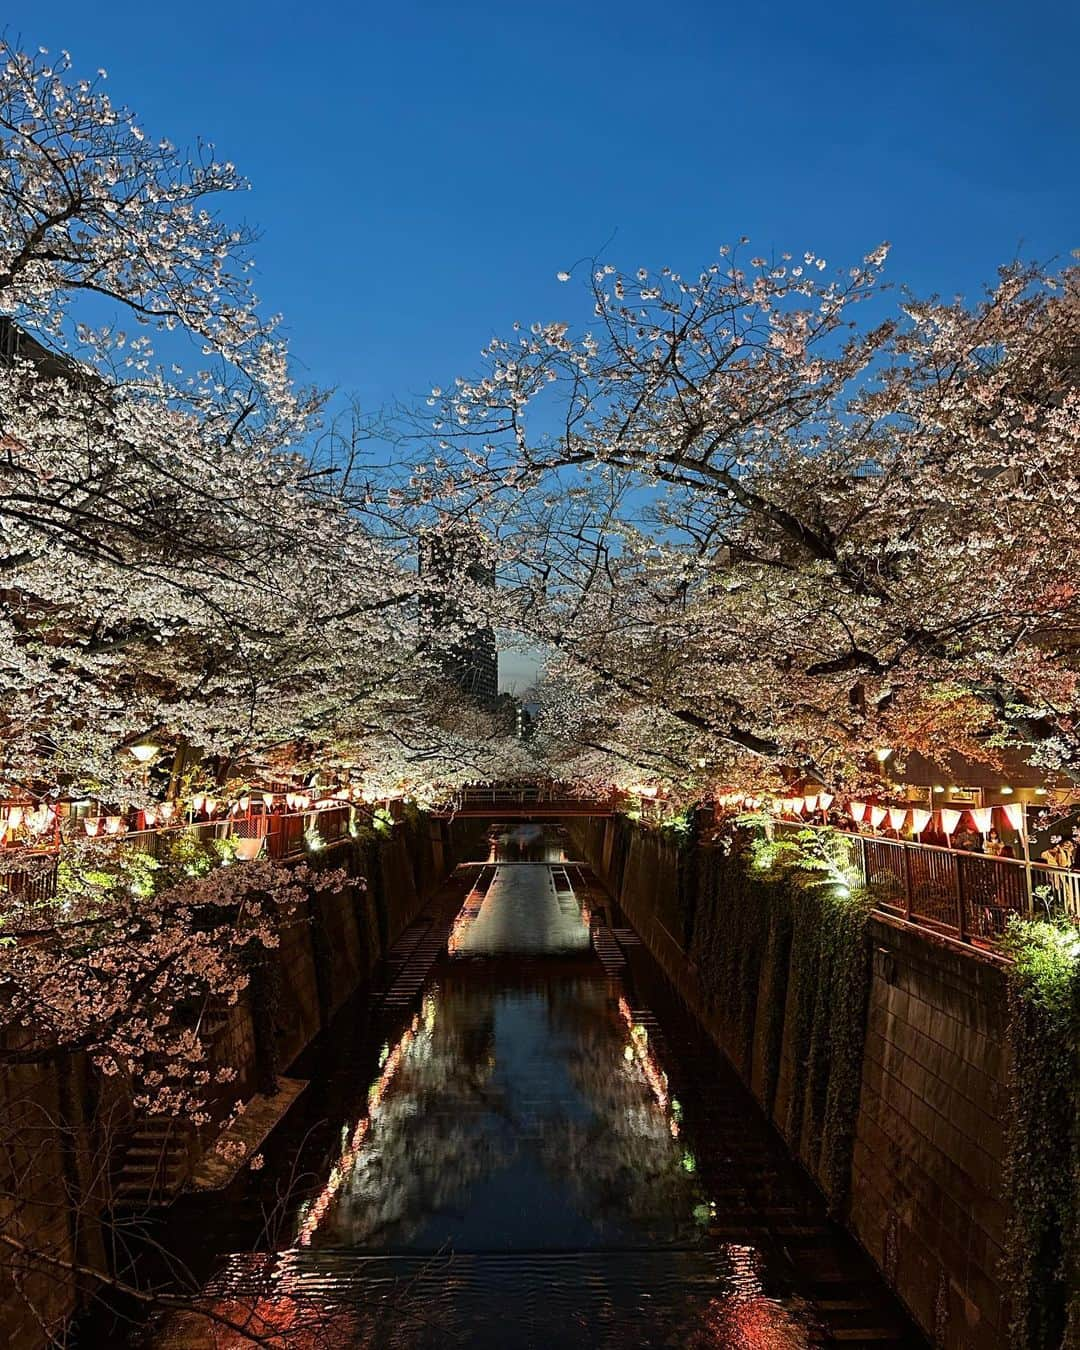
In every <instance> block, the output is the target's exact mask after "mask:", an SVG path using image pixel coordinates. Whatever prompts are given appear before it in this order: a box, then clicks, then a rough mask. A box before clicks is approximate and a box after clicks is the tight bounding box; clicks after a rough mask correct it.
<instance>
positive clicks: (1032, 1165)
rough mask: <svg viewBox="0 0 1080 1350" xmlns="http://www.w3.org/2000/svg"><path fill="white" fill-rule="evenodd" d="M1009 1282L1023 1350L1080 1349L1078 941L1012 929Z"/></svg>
mask: <svg viewBox="0 0 1080 1350" xmlns="http://www.w3.org/2000/svg"><path fill="white" fill-rule="evenodd" d="M1006 946H1007V949H1008V950H1009V953H1010V954H1011V956H1012V957H1013V965H1012V967H1011V969H1010V971H1009V1018H1008V1037H1009V1047H1008V1048H1009V1060H1010V1074H1011V1084H1010V1086H1011V1093H1010V1097H1011V1101H1010V1109H1009V1114H1008V1121H1007V1132H1006V1167H1005V1176H1004V1182H1005V1186H1004V1192H1005V1201H1006V1204H1007V1207H1008V1212H1009V1218H1008V1222H1007V1225H1006V1237H1005V1261H1004V1264H1005V1270H1004V1272H1003V1273H1004V1275H1005V1279H1006V1283H1007V1287H1008V1288H1009V1290H1010V1293H1011V1301H1012V1315H1013V1320H1012V1328H1011V1332H1012V1338H1011V1343H1012V1344H1013V1345H1015V1346H1016V1347H1018V1350H1061V1348H1062V1347H1067V1348H1068V1350H1078V1347H1080V1227H1078V1226H1080V1215H1078V1210H1080V1137H1078V1131H1080V932H1078V931H1077V929H1076V928H1075V927H1073V926H1071V925H1069V924H1067V923H1062V924H1055V923H1024V922H1021V921H1019V920H1015V921H1013V923H1012V924H1011V925H1010V927H1009V929H1008V931H1007V933H1006Z"/></svg>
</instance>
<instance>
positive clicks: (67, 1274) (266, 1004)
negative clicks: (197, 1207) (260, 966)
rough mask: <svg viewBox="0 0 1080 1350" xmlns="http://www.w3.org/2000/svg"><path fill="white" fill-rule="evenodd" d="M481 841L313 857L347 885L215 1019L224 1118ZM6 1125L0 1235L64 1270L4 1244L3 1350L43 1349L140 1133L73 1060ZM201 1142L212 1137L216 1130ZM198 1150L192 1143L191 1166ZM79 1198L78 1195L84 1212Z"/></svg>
mask: <svg viewBox="0 0 1080 1350" xmlns="http://www.w3.org/2000/svg"><path fill="white" fill-rule="evenodd" d="M474 833H475V832H474V831H472V830H471V829H470V827H469V825H466V826H465V827H464V828H462V827H461V826H456V827H451V825H450V823H449V822H446V821H441V820H437V819H433V818H431V817H427V816H424V815H419V814H416V813H409V814H408V815H406V816H405V817H404V818H403V819H402V820H400V821H399V822H398V823H397V824H396V825H395V827H394V829H393V830H392V831H391V832H390V833H389V834H388V835H380V834H377V833H365V834H364V835H363V836H362V837H361V839H359V840H356V841H348V842H345V843H343V844H342V845H340V846H336V847H331V848H328V849H327V850H326V851H325V852H324V853H322V854H320V855H318V857H317V859H313V860H311V861H312V863H313V865H316V866H318V867H327V868H337V867H343V868H344V869H345V870H346V871H347V872H348V873H349V876H350V880H349V882H348V884H347V885H345V886H344V887H343V888H342V889H340V890H338V891H335V892H326V893H323V894H319V895H315V896H313V897H312V898H311V900H310V902H309V905H308V906H307V907H306V912H305V913H303V914H301V915H299V916H298V917H297V919H296V920H295V921H294V922H293V923H291V924H290V925H289V926H288V927H287V928H284V929H283V930H282V933H281V942H280V946H279V947H278V948H277V949H276V950H274V951H272V952H268V953H267V954H266V957H267V961H266V966H265V969H264V971H263V973H262V976H261V980H262V984H261V988H262V991H263V994H262V999H261V1001H260V999H259V998H256V997H254V996H253V990H254V989H255V987H256V984H257V983H258V982H257V981H256V980H254V979H253V981H252V985H250V986H249V988H248V990H247V991H245V993H246V996H245V997H243V998H241V999H240V1000H239V1001H238V1002H237V1003H236V1004H235V1005H234V1006H232V1007H221V1008H211V1010H210V1012H209V1014H208V1018H209V1025H210V1026H212V1027H213V1028H214V1031H213V1061H214V1063H215V1065H216V1066H222V1065H228V1066H230V1067H233V1068H235V1069H236V1070H237V1079H236V1081H234V1082H232V1083H230V1084H229V1085H228V1087H227V1088H226V1089H224V1091H223V1093H222V1100H221V1102H219V1103H218V1106H217V1109H216V1110H215V1112H214V1114H215V1115H217V1116H219V1117H220V1116H222V1115H223V1114H224V1113H225V1112H226V1111H227V1110H228V1109H229V1108H230V1107H231V1106H232V1104H233V1103H234V1102H235V1101H236V1099H237V1098H238V1097H239V1098H246V1097H249V1096H251V1095H252V1094H253V1093H254V1092H255V1091H257V1090H258V1089H259V1087H260V1074H259V1070H258V1066H259V1064H260V1062H265V1061H266V1060H267V1059H268V1060H269V1061H270V1062H271V1063H272V1065H273V1066H274V1068H275V1069H276V1070H277V1071H282V1070H286V1069H287V1068H288V1066H289V1065H290V1064H291V1063H292V1061H293V1060H294V1059H296V1057H297V1056H298V1055H299V1054H300V1053H301V1051H302V1050H303V1049H304V1048H305V1047H306V1046H307V1045H308V1044H309V1043H310V1041H311V1040H312V1038H313V1037H314V1036H315V1035H317V1034H318V1032H319V1031H320V1030H321V1029H322V1028H323V1027H325V1026H326V1025H327V1024H328V1022H329V1021H330V1019H331V1018H332V1016H333V1015H334V1013H335V1012H336V1011H337V1010H338V1009H339V1008H340V1007H341V1005H342V1004H343V1003H344V1002H345V1000H346V999H347V998H348V997H349V995H350V994H352V993H353V992H354V991H355V990H356V988H357V986H358V985H359V984H361V983H362V982H363V980H364V979H365V978H366V977H367V975H368V974H369V973H370V971H371V970H372V968H373V966H374V964H375V962H376V961H377V960H378V958H379V956H380V955H381V954H382V952H383V951H384V950H385V949H386V948H387V947H388V946H389V945H390V944H391V943H393V942H394V940H395V939H396V938H397V937H398V935H399V934H400V933H401V931H402V930H403V929H404V928H405V927H406V926H407V925H408V924H409V923H410V922H412V920H413V919H414V918H415V917H416V915H417V914H418V912H419V911H420V909H421V907H422V904H423V902H424V901H425V900H426V899H427V898H428V897H429V896H430V895H431V894H432V893H434V891H435V890H436V889H437V887H438V886H439V885H440V884H441V882H442V881H443V880H445V878H446V876H447V875H448V873H449V872H450V871H451V870H452V868H453V866H454V865H455V864H456V862H457V860H458V858H459V856H462V857H463V856H467V855H468V853H469V849H470V847H471V846H472V845H473V844H474V843H475V840H474V838H473V834H474ZM480 833H482V830H481V831H480ZM9 1044H10V1041H9ZM0 1118H2V1119H3V1133H4V1143H5V1145H8V1147H7V1148H6V1149H5V1150H2V1151H0V1237H3V1236H7V1237H9V1238H11V1239H13V1240H14V1241H16V1242H19V1241H22V1242H25V1243H26V1245H27V1247H28V1248H29V1249H30V1250H31V1251H33V1252H45V1253H47V1254H48V1255H49V1256H50V1257H54V1258H55V1259H56V1261H57V1262H59V1263H61V1264H59V1265H57V1266H55V1267H53V1268H51V1269H49V1268H43V1267H42V1265H41V1263H40V1262H37V1263H35V1264H34V1265H33V1266H32V1267H30V1266H28V1267H27V1270H26V1272H25V1273H23V1272H20V1271H18V1269H17V1261H18V1255H17V1252H16V1251H15V1250H14V1249H13V1248H12V1247H11V1246H10V1245H9V1246H6V1248H5V1246H4V1244H2V1243H0V1332H2V1334H0V1344H3V1345H4V1346H7V1347H11V1350H38V1348H39V1347H43V1346H44V1345H45V1344H46V1343H47V1337H46V1328H47V1329H48V1330H49V1331H51V1332H53V1333H55V1334H56V1335H57V1336H60V1335H61V1334H62V1332H63V1328H64V1326H65V1323H66V1322H67V1321H68V1320H69V1319H70V1318H71V1316H72V1314H73V1313H74V1312H75V1311H76V1309H77V1308H78V1306H79V1303H80V1300H81V1298H82V1297H83V1293H84V1290H85V1289H86V1288H87V1286H86V1282H85V1281H84V1280H83V1279H82V1278H81V1277H80V1276H78V1275H77V1274H75V1273H74V1272H73V1271H72V1270H71V1269H70V1267H72V1266H77V1265H80V1264H82V1265H85V1266H88V1267H90V1268H96V1269H102V1268H104V1265H105V1263H106V1252H105V1246H104V1243H103V1240H102V1228H101V1224H100V1216H101V1215H102V1213H103V1212H104V1209H105V1207H106V1204H107V1199H108V1197H107V1191H108V1174H109V1167H108V1165H107V1162H106V1159H105V1157H104V1151H105V1150H106V1149H107V1148H108V1147H110V1146H112V1145H114V1144H115V1140H116V1136H117V1133H118V1132H119V1133H121V1134H122V1133H123V1131H124V1130H125V1129H126V1128H127V1126H128V1125H129V1124H130V1121H131V1110H130V1103H129V1102H128V1101H127V1099H126V1097H125V1095H124V1093H123V1092H122V1091H118V1082H117V1080H116V1079H110V1080H102V1079H101V1078H100V1077H99V1076H98V1075H97V1074H96V1073H94V1072H92V1071H91V1070H90V1068H89V1066H88V1064H87V1063H86V1061H85V1059H82V1058H78V1059H74V1060H71V1059H63V1060H59V1061H56V1062H51V1063H46V1064H33V1065H26V1066H24V1067H15V1068H8V1069H6V1070H4V1071H3V1072H0ZM203 1133H204V1135H205V1136H206V1140H208V1139H209V1136H210V1134H211V1133H212V1132H211V1131H210V1130H207V1131H204V1132H203ZM206 1140H204V1141H203V1142H206ZM199 1147H200V1143H199V1140H198V1139H197V1138H193V1139H192V1141H191V1145H190V1149H191V1161H192V1162H194V1161H195V1159H196V1158H197V1156H198V1149H199ZM14 1196H17V1199H14V1198H12V1197H14ZM73 1196H79V1197H82V1202H81V1204H80V1206H79V1208H78V1209H77V1210H76V1208H75V1207H74V1206H73V1205H72V1204H71V1197H73ZM39 1316H40V1317H41V1319H42V1321H39V1320H38V1318H39ZM43 1324H44V1325H43Z"/></svg>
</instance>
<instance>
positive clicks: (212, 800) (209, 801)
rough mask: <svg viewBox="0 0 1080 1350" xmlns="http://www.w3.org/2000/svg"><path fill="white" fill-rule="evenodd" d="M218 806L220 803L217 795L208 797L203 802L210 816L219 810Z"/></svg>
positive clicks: (204, 808)
mask: <svg viewBox="0 0 1080 1350" xmlns="http://www.w3.org/2000/svg"><path fill="white" fill-rule="evenodd" d="M217 808H218V804H217V798H216V797H207V798H206V800H205V801H204V802H203V810H204V811H205V812H206V814H207V815H208V816H212V815H213V814H214V812H215V811H216V810H217Z"/></svg>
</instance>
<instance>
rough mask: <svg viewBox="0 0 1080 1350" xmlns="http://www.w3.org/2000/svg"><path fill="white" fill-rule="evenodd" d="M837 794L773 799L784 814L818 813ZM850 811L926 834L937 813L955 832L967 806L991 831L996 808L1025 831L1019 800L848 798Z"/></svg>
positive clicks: (870, 821) (861, 818)
mask: <svg viewBox="0 0 1080 1350" xmlns="http://www.w3.org/2000/svg"><path fill="white" fill-rule="evenodd" d="M834 800H835V798H834V797H833V796H832V795H831V794H830V793H827V792H826V793H818V794H817V795H814V794H811V795H809V796H806V797H780V798H774V799H773V809H774V811H775V812H776V813H777V814H781V815H814V814H815V813H816V812H817V811H819V810H821V811H827V810H828V808H829V807H830V806H831V805H832V803H833V801H834ZM847 809H848V815H850V817H851V819H852V820H854V821H855V822H856V823H858V824H867V825H870V826H871V828H873V829H875V830H877V829H880V828H881V826H882V825H883V824H884V823H885V821H886V820H888V822H889V828H890V829H891V830H895V831H896V833H897V834H899V833H900V832H901V831H902V830H903V829H904V828H905V826H908V825H909V824H910V829H911V832H912V834H922V833H923V831H924V830H926V829H927V828H928V826H929V825H930V824H931V822H932V820H933V818H934V816H935V814H936V815H937V816H938V817H939V819H940V821H941V829H942V833H944V834H946V835H948V836H952V835H954V834H955V833H956V831H957V829H958V828H959V826H960V822H961V820H962V819H963V817H964V812H965V810H966V811H967V813H968V814H969V815H970V816H971V819H972V822H973V824H974V826H975V829H976V830H977V831H978V832H979V834H989V833H990V831H991V830H992V829H993V828H994V812H995V811H1000V812H1001V813H1002V814H1003V815H1004V817H1005V819H1006V821H1007V822H1008V824H1009V827H1010V828H1011V829H1013V830H1015V831H1016V832H1017V833H1018V834H1022V833H1024V829H1025V826H1024V808H1023V806H1022V805H1021V804H1020V803H1019V802H1001V803H999V804H998V805H996V806H971V807H966V808H959V807H949V806H943V807H941V808H940V809H939V810H938V811H937V812H934V811H931V810H929V809H927V808H926V807H921V806H882V805H879V804H878V803H876V802H863V801H855V800H851V801H849V802H848V806H847Z"/></svg>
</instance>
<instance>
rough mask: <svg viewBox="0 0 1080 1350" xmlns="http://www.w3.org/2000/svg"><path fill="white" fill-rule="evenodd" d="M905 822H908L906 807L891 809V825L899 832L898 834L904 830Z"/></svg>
mask: <svg viewBox="0 0 1080 1350" xmlns="http://www.w3.org/2000/svg"><path fill="white" fill-rule="evenodd" d="M905 820H907V807H906V806H890V807H889V825H890V826H891V827H892V828H893V829H894V830H895V831H896V832H897V834H899V833H900V831H901V830H902V829H903V828H904V821H905Z"/></svg>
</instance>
